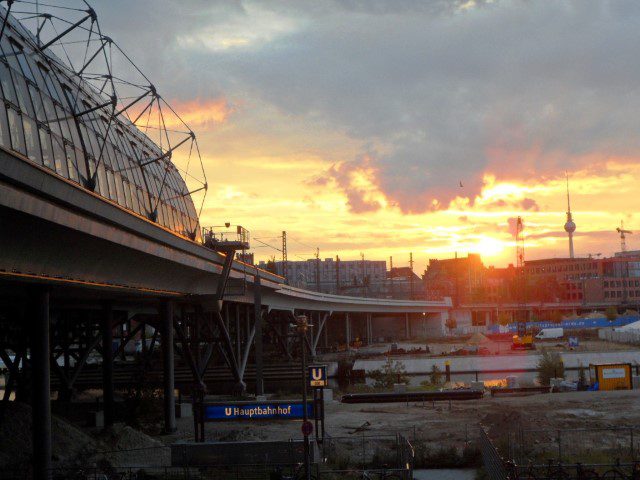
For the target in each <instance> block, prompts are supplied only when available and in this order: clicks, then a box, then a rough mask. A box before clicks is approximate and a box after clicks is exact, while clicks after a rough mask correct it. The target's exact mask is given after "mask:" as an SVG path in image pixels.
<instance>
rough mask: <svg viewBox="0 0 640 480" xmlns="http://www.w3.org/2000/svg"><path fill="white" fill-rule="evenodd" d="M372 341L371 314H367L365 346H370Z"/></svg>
mask: <svg viewBox="0 0 640 480" xmlns="http://www.w3.org/2000/svg"><path fill="white" fill-rule="evenodd" d="M372 339H373V325H372V323H371V314H370V313H367V345H371V342H372Z"/></svg>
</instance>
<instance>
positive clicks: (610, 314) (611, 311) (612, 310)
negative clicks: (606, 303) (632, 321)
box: [604, 306, 618, 322]
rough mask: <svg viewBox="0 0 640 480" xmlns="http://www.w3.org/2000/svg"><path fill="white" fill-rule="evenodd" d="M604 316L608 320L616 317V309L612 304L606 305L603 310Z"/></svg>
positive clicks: (611, 320)
mask: <svg viewBox="0 0 640 480" xmlns="http://www.w3.org/2000/svg"><path fill="white" fill-rule="evenodd" d="M604 315H605V317H607V320H609V321H610V322H613V321H614V320H615V319H616V318H618V309H617V308H616V307H614V306H611V307H607V310H606V311H605V312H604Z"/></svg>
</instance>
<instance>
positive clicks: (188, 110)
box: [126, 97, 235, 143]
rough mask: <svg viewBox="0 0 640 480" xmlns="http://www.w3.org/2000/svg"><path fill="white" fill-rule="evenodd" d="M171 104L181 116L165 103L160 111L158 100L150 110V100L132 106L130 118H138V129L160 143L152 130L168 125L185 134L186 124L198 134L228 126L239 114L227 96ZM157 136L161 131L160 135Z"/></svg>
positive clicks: (168, 127)
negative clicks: (234, 116) (215, 127)
mask: <svg viewBox="0 0 640 480" xmlns="http://www.w3.org/2000/svg"><path fill="white" fill-rule="evenodd" d="M168 103H169V105H171V108H173V110H174V111H175V112H176V113H177V114H178V115H179V117H178V116H177V115H176V114H174V113H173V112H172V111H171V109H170V108H167V106H166V105H164V104H161V108H160V109H159V108H158V102H157V101H154V102H153V104H152V106H151V107H150V108H149V100H147V101H146V102H139V103H137V104H135V105H132V106H131V107H129V108H128V109H127V111H126V115H127V116H128V117H129V119H130V120H132V121H133V120H135V119H137V122H136V125H137V126H138V128H139V129H140V130H142V131H143V132H145V133H146V134H147V135H150V136H151V137H152V140H154V141H156V139H155V138H153V135H154V134H153V132H149V130H154V129H155V130H156V131H157V130H158V126H159V125H162V124H164V126H165V127H166V128H167V129H168V130H179V131H183V132H184V131H186V128H185V126H184V124H185V123H186V124H187V126H188V127H189V128H190V129H191V130H194V131H196V133H197V130H207V129H210V128H212V127H214V126H216V125H219V124H221V123H224V122H225V121H226V120H227V119H228V118H229V116H230V115H231V114H232V113H233V112H234V111H235V107H234V106H233V105H231V103H229V101H227V99H225V98H224V97H217V98H212V99H207V100H200V99H195V100H189V101H186V102H182V101H170V102H168ZM160 110H162V112H160ZM160 113H162V115H160ZM157 134H158V132H156V135H157ZM156 143H157V142H156Z"/></svg>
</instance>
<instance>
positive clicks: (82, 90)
mask: <svg viewBox="0 0 640 480" xmlns="http://www.w3.org/2000/svg"><path fill="white" fill-rule="evenodd" d="M5 5H6V7H5ZM49 6H50V5H49ZM85 7H86V6H85ZM53 8H54V10H53V12H47V11H43V9H44V7H42V6H41V5H38V2H32V1H24V2H21V1H18V0H16V1H13V2H12V1H8V2H6V1H0V22H2V23H1V27H0V95H1V96H2V99H3V101H2V102H0V148H2V149H5V150H7V151H10V152H11V153H12V154H13V155H15V156H17V157H19V158H21V159H23V160H25V161H29V162H33V163H35V164H37V165H39V166H42V167H44V168H46V169H48V170H49V171H50V172H51V173H52V174H56V175H59V176H61V177H64V178H65V179H68V180H69V181H71V182H74V183H76V184H78V185H79V186H81V187H82V188H85V189H87V190H90V191H93V192H94V193H96V194H99V195H101V196H102V197H104V198H105V199H108V200H110V201H112V202H115V203H117V204H118V205H120V206H122V207H124V208H126V209H128V210H130V211H131V212H133V213H135V214H138V215H141V216H143V217H145V218H147V219H149V220H151V221H154V222H156V223H158V224H160V225H162V226H164V227H166V228H167V229H169V230H171V231H173V232H175V233H177V234H179V235H181V236H184V237H187V238H190V239H192V240H200V239H201V233H200V226H199V223H198V213H197V212H196V208H195V206H194V202H193V199H192V196H191V195H192V194H193V193H195V192H202V193H203V194H204V193H205V192H206V189H207V183H206V179H205V178H204V169H203V167H202V161H201V159H200V153H199V150H198V145H197V142H196V138H195V135H194V133H193V132H192V131H191V129H190V128H189V127H188V126H187V125H186V124H185V123H184V122H183V121H182V119H181V118H180V117H179V115H178V114H177V113H176V112H175V111H174V110H173V109H172V108H171V106H170V105H168V104H167V103H166V102H165V101H164V99H163V98H162V97H161V96H160V95H159V94H158V93H157V92H156V89H155V87H154V86H153V84H152V83H151V82H150V81H148V79H147V78H146V77H145V76H144V74H142V72H141V71H140V70H139V69H138V68H137V67H136V66H135V64H133V62H131V60H130V59H129V57H127V56H126V54H125V53H124V52H122V50H120V49H119V47H118V46H117V45H116V44H115V42H113V40H111V39H110V38H109V37H106V36H104V35H102V33H101V32H100V28H99V25H98V23H97V18H96V15H95V12H94V11H93V10H92V9H91V8H84V9H69V8H67V7H53ZM55 8H58V9H62V10H61V11H62V13H63V15H62V16H58V13H59V11H58V10H55ZM8 11H9V13H8ZM70 11H72V12H73V13H76V14H77V16H78V17H79V18H78V19H77V20H76V19H69V18H68V14H69V13H70ZM27 20H29V21H30V22H31V23H33V24H34V27H33V30H31V31H30V30H29V29H27V27H26V26H25V23H26V21H27ZM74 34H76V37H73V35H74ZM78 34H79V35H80V36H81V37H82V38H81V39H80V40H78V36H77V35H78ZM47 35H48V38H47ZM65 42H66V43H65ZM73 46H80V47H83V49H84V52H83V53H82V52H81V53H80V54H76V60H78V59H80V60H82V61H81V62H79V64H78V62H77V61H76V65H75V66H74V62H73V61H72V57H73V53H71V54H70V53H69V50H70V49H71V48H72V47H73ZM55 49H57V50H58V51H63V52H64V56H65V57H66V59H67V61H62V60H61V59H60V56H59V55H56V53H54V50H55ZM114 52H115V53H117V54H120V56H121V57H122V58H124V59H125V62H124V63H125V68H124V70H125V71H126V72H127V71H128V72H133V73H134V74H136V75H137V77H138V78H137V79H135V80H133V81H132V80H125V79H124V77H125V76H126V75H122V76H121V75H117V74H116V73H115V72H114V69H113V65H114V62H113V57H114ZM126 62H129V64H128V65H127V64H126ZM120 64H121V65H122V64H123V62H120ZM78 65H80V66H78ZM126 72H125V73H126ZM140 79H142V81H140ZM156 119H157V123H155V124H154V122H155V121H156ZM145 122H146V123H145ZM154 135H155V137H154ZM151 137H153V139H152V138H151ZM176 158H179V159H181V160H182V162H183V164H186V170H185V169H183V170H182V171H183V174H184V176H185V178H187V179H189V180H190V183H192V184H193V183H194V181H195V187H193V189H192V190H191V191H189V188H188V186H187V183H186V182H185V179H184V178H183V177H182V176H181V174H180V171H179V169H178V166H177V165H176V164H175V163H174V162H173V161H172V159H176ZM189 166H191V167H192V168H200V169H201V171H200V174H201V179H197V178H196V177H195V176H194V175H192V174H191V173H189ZM202 201H203V202H204V197H203V200H202Z"/></svg>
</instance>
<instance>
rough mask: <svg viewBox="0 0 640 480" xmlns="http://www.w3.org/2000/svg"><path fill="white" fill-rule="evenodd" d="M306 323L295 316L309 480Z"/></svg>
mask: <svg viewBox="0 0 640 480" xmlns="http://www.w3.org/2000/svg"><path fill="white" fill-rule="evenodd" d="M311 326H312V325H310V324H309V323H307V316H306V315H298V316H296V330H297V332H298V334H299V335H300V351H301V357H302V362H301V363H302V422H303V430H302V432H303V435H304V475H305V478H306V480H311V468H310V464H309V434H310V433H311V432H309V431H308V430H307V428H306V426H307V423H308V422H309V418H308V413H307V375H306V373H307V359H306V345H305V340H306V337H307V330H308V329H309V327H311Z"/></svg>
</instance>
